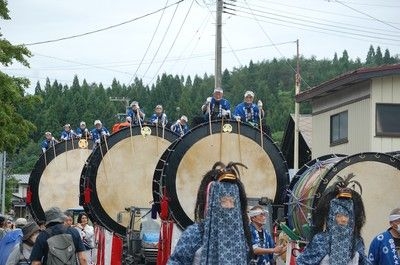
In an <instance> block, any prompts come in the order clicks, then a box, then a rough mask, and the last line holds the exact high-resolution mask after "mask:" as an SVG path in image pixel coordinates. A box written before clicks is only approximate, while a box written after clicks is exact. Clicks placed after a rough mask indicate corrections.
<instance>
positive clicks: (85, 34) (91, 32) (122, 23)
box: [24, 0, 184, 46]
mask: <svg viewBox="0 0 400 265" xmlns="http://www.w3.org/2000/svg"><path fill="white" fill-rule="evenodd" d="M183 1H184V0H179V1H177V2H175V3H173V4H170V5H169V6H166V7H164V8H160V9H157V10H155V11H153V12H150V13H147V14H145V15H143V16H140V17H136V18H133V19H130V20H127V21H124V22H121V23H118V24H115V25H111V26H108V27H104V28H101V29H96V30H92V31H88V32H85V33H81V34H75V35H72V36H68V37H62V38H58V39H53V40H46V41H38V42H32V43H25V44H24V45H25V46H33V45H39V44H45V43H52V42H59V41H64V40H69V39H75V38H79V37H83V36H87V35H90V34H94V33H98V32H102V31H106V30H109V29H112V28H116V27H120V26H122V25H125V24H129V23H132V22H134V21H137V20H140V19H143V18H145V17H148V16H151V15H154V14H156V13H158V12H160V11H163V10H165V9H167V8H169V7H171V6H174V5H179V3H181V2H183Z"/></svg>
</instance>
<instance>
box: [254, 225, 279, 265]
mask: <svg viewBox="0 0 400 265" xmlns="http://www.w3.org/2000/svg"><path fill="white" fill-rule="evenodd" d="M250 232H251V237H252V242H253V249H256V248H274V246H275V244H274V241H273V240H272V237H271V235H270V234H269V233H268V232H267V230H265V229H263V234H264V240H263V241H261V239H260V236H259V234H258V231H257V229H256V228H255V226H254V225H253V224H250ZM273 258H274V255H273V254H272V253H271V254H265V255H258V256H256V258H255V262H256V264H257V265H264V264H268V262H270V261H272V260H273Z"/></svg>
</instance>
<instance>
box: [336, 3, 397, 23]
mask: <svg viewBox="0 0 400 265" xmlns="http://www.w3.org/2000/svg"><path fill="white" fill-rule="evenodd" d="M335 1H336V2H338V3H339V4H341V5H343V6H345V7H347V8H349V9H351V10H353V11H355V12H357V13H360V14H363V15H364V16H367V17H369V18H372V19H373V20H376V21H378V22H380V23H382V24H384V25H386V26H389V27H392V28H395V29H397V30H400V28H398V27H396V26H394V25H392V24H390V23H387V22H385V21H383V20H380V19H378V18H375V17H373V16H371V15H369V14H367V13H365V12H362V11H360V10H357V9H355V8H353V7H351V6H349V5H346V4H345V3H343V2H342V1H339V0H335Z"/></svg>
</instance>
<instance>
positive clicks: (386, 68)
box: [296, 64, 400, 103]
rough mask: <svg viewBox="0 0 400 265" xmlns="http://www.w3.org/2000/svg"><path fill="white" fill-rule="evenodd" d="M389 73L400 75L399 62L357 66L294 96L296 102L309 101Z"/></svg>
mask: <svg viewBox="0 0 400 265" xmlns="http://www.w3.org/2000/svg"><path fill="white" fill-rule="evenodd" d="M390 75H400V64H393V65H382V66H379V67H371V68H359V69H357V70H354V71H351V72H347V73H345V74H342V75H339V76H337V77H335V78H333V79H331V80H328V81H326V82H324V83H322V84H320V85H318V86H315V87H312V88H310V89H309V90H306V91H303V92H301V93H299V94H298V95H297V96H296V102H299V103H300V102H304V101H309V100H311V99H313V98H316V97H321V96H325V95H328V94H330V93H333V92H335V91H337V90H341V89H344V88H346V87H348V86H349V85H351V84H355V83H360V82H363V81H367V80H370V79H372V78H379V77H384V76H390Z"/></svg>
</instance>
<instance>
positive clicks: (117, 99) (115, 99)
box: [110, 97, 129, 120]
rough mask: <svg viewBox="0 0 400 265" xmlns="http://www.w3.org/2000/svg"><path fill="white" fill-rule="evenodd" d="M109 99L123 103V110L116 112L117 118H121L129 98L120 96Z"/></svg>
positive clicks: (127, 105)
mask: <svg viewBox="0 0 400 265" xmlns="http://www.w3.org/2000/svg"><path fill="white" fill-rule="evenodd" d="M110 101H119V102H122V103H123V105H124V108H125V112H124V113H117V117H118V120H121V117H122V116H125V115H126V110H127V109H128V107H129V98H125V97H122V98H118V97H110Z"/></svg>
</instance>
